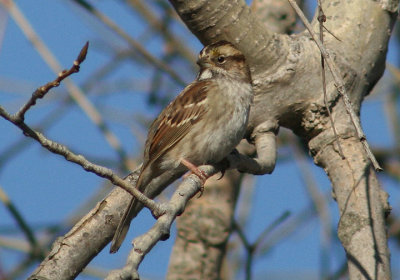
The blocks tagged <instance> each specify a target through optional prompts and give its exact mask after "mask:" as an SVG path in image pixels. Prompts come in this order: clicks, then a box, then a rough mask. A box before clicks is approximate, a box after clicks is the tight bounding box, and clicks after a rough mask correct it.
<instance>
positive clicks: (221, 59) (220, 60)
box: [217, 55, 225, 63]
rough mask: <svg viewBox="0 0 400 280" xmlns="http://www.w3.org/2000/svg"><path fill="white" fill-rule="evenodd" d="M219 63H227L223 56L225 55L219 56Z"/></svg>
mask: <svg viewBox="0 0 400 280" xmlns="http://www.w3.org/2000/svg"><path fill="white" fill-rule="evenodd" d="M217 61H218V62H219V63H224V62H225V56H223V55H220V56H218V58H217Z"/></svg>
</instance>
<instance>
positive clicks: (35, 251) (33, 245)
mask: <svg viewBox="0 0 400 280" xmlns="http://www.w3.org/2000/svg"><path fill="white" fill-rule="evenodd" d="M0 200H1V201H2V202H3V204H4V205H5V206H6V208H7V209H8V211H9V212H10V213H11V215H12V216H13V217H14V219H15V221H16V222H17V224H18V226H19V227H20V229H21V231H22V232H23V233H24V234H25V236H26V239H27V240H28V241H29V244H30V252H29V253H30V255H31V256H32V257H34V258H39V259H43V258H44V251H43V250H42V249H41V248H40V245H39V242H38V241H37V239H36V237H35V234H34V232H33V230H32V229H31V228H30V227H29V225H28V223H27V222H26V221H25V219H24V217H23V216H22V215H21V213H20V211H18V209H17V207H16V206H15V205H14V203H13V202H12V201H11V200H10V199H9V198H8V196H7V194H6V192H5V191H4V190H3V189H2V188H1V186H0Z"/></svg>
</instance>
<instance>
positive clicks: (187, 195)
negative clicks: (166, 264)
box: [106, 165, 219, 280]
mask: <svg viewBox="0 0 400 280" xmlns="http://www.w3.org/2000/svg"><path fill="white" fill-rule="evenodd" d="M200 169H201V170H202V171H203V172H204V173H206V174H207V176H212V175H214V174H216V173H217V172H218V171H219V170H218V169H217V168H215V167H213V166H210V165H208V166H202V167H200ZM200 189H201V181H200V178H199V177H197V175H194V174H192V175H190V176H189V177H187V178H185V180H184V181H183V182H182V183H181V184H180V185H179V186H178V188H177V189H176V191H175V192H174V194H173V196H172V198H171V200H170V202H169V203H167V204H164V206H163V208H164V209H165V215H163V216H161V217H159V218H158V219H157V221H156V222H155V224H154V225H153V226H152V227H151V229H149V230H148V231H147V232H146V233H144V234H142V235H141V236H138V237H136V238H135V239H134V240H133V242H132V243H133V249H132V250H131V252H130V253H129V256H128V259H127V262H126V265H125V266H124V267H123V268H122V269H119V270H114V271H111V273H110V274H109V275H108V276H107V278H106V279H107V280H116V279H139V274H138V267H139V265H140V263H141V262H142V261H143V259H144V257H145V256H146V255H147V253H149V252H150V250H151V249H152V248H153V247H154V246H155V245H156V244H157V243H158V242H159V241H162V240H165V239H166V238H168V237H169V234H170V229H171V226H172V223H173V222H174V220H175V219H176V217H177V216H178V215H180V214H181V213H182V212H183V211H184V209H185V207H186V205H187V203H188V201H189V200H190V199H191V198H192V197H193V196H195V195H196V193H198V192H199V191H200Z"/></svg>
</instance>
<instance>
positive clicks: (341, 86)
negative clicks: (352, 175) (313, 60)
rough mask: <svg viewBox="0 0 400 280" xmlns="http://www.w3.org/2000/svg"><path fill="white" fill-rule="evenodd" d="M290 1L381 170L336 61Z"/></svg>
mask: <svg viewBox="0 0 400 280" xmlns="http://www.w3.org/2000/svg"><path fill="white" fill-rule="evenodd" d="M288 1H289V3H290V4H291V5H292V7H293V9H295V11H296V13H297V14H298V16H299V17H300V19H301V21H302V22H303V23H304V25H305V26H306V28H307V30H308V32H310V35H311V36H312V38H313V40H314V42H315V43H316V44H317V46H318V48H319V50H320V51H321V55H322V56H323V57H324V59H325V61H326V64H328V67H329V70H330V71H331V73H332V76H333V79H334V81H335V86H336V88H337V90H338V92H339V94H340V95H341V96H342V98H343V101H344V104H345V107H346V110H347V113H348V114H349V116H350V118H351V121H352V123H353V125H354V128H355V130H356V132H357V136H358V139H359V140H360V141H361V143H362V145H363V146H364V150H365V152H366V153H367V156H368V158H369V159H370V160H371V162H372V164H373V166H374V168H375V171H381V170H382V168H381V167H380V166H379V163H378V162H377V160H376V158H375V156H374V155H373V153H372V152H371V149H370V147H369V144H368V142H367V138H366V136H365V134H364V132H363V130H362V128H361V125H360V120H359V118H358V116H357V115H356V113H355V112H354V109H353V105H352V104H351V101H350V99H349V97H348V95H347V92H346V87H345V84H344V81H343V79H342V78H341V77H340V74H339V73H340V72H339V70H338V68H337V67H336V64H335V62H334V61H333V60H332V58H331V56H330V55H329V53H328V52H327V50H326V49H325V47H324V45H323V44H322V43H321V41H320V40H319V39H318V37H317V35H316V34H315V32H314V31H313V30H312V27H311V25H310V23H309V22H308V20H307V18H306V17H305V15H304V14H303V12H302V11H301V9H300V8H299V6H297V4H296V2H295V1H294V0H288Z"/></svg>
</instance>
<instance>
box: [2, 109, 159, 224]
mask: <svg viewBox="0 0 400 280" xmlns="http://www.w3.org/2000/svg"><path fill="white" fill-rule="evenodd" d="M0 116H1V117H3V118H4V119H6V120H8V121H10V122H12V123H13V124H15V125H16V126H18V127H19V128H20V129H21V130H22V131H23V133H24V135H25V136H28V137H30V138H33V139H35V140H36V141H38V142H39V143H40V144H41V145H42V146H43V147H44V148H46V149H47V150H49V151H50V152H52V153H55V154H58V155H61V156H63V157H64V158H65V159H66V160H68V161H70V162H73V163H76V164H78V165H80V166H81V167H82V168H83V169H84V170H86V171H88V172H91V173H94V174H96V175H98V176H100V177H102V178H106V179H108V180H109V181H110V182H111V183H113V184H114V185H116V186H119V187H121V188H122V189H124V190H125V191H127V192H128V193H130V194H131V195H132V196H134V197H135V198H136V199H137V200H138V201H140V202H141V203H142V204H143V205H144V206H146V207H147V208H149V209H150V210H151V211H152V214H153V215H154V216H155V217H158V216H161V215H162V214H163V213H162V212H161V210H160V209H159V207H158V206H159V205H158V204H157V203H156V202H154V201H153V200H151V199H149V198H147V197H146V196H145V195H144V194H142V193H141V192H140V191H139V190H137V189H136V188H134V187H132V186H131V185H130V184H129V183H128V182H126V181H124V180H123V179H121V178H120V177H118V176H117V175H115V174H114V172H113V171H112V170H111V169H108V168H105V167H103V166H99V165H96V164H94V163H91V162H90V161H88V160H87V159H86V158H85V157H83V156H82V155H77V154H74V153H73V152H71V151H70V150H69V149H68V148H67V147H66V146H64V145H62V144H59V143H57V142H53V141H51V140H49V139H47V138H46V137H45V136H44V135H43V134H41V133H39V132H37V131H34V130H32V129H31V128H30V127H29V126H28V125H26V124H25V123H24V122H21V121H19V120H15V119H14V118H13V116H12V115H10V114H9V113H8V112H7V111H6V110H5V109H4V108H3V107H2V106H0Z"/></svg>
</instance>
